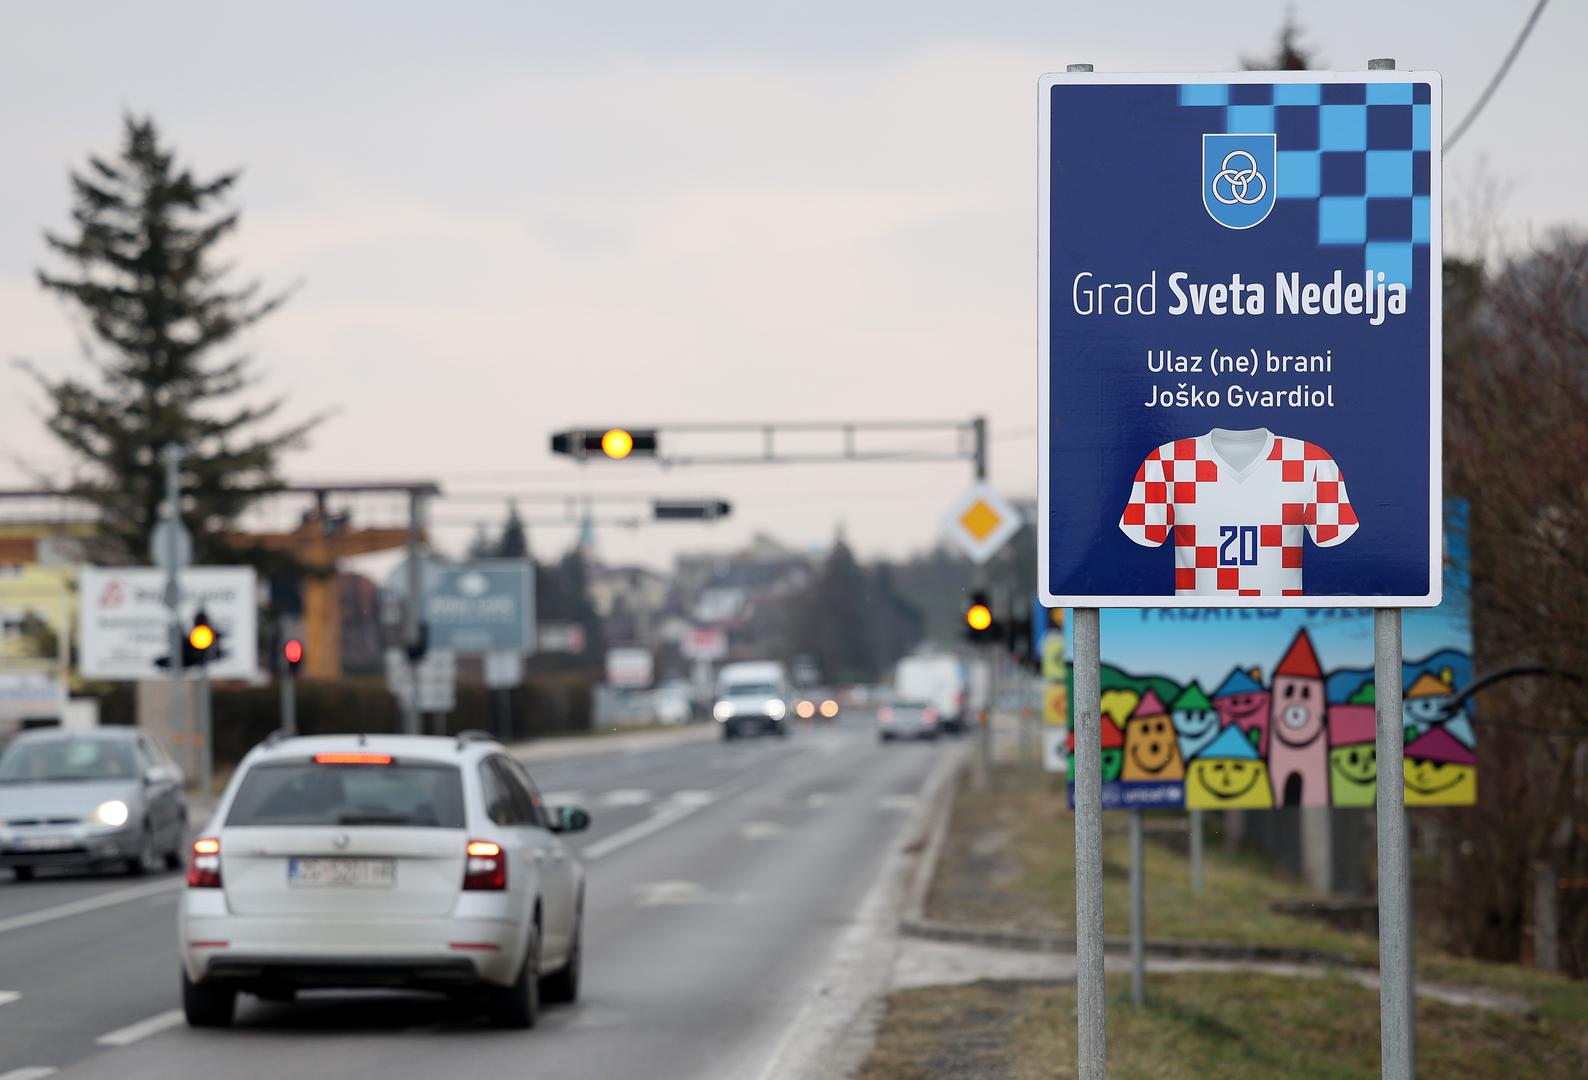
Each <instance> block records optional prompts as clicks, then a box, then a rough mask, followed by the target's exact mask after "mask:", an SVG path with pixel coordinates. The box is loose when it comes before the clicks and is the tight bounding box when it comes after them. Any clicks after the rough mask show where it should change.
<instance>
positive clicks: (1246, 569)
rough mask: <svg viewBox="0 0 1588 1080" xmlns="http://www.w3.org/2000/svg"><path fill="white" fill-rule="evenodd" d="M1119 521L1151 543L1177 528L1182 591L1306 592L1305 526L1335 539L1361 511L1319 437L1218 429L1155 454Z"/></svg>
mask: <svg viewBox="0 0 1588 1080" xmlns="http://www.w3.org/2000/svg"><path fill="white" fill-rule="evenodd" d="M1259 444H1260V445H1259ZM1221 449H1222V450H1223V451H1224V453H1223V454H1221V453H1220V450H1221ZM1254 450H1255V455H1254V454H1253V451H1254ZM1226 455H1227V456H1226ZM1231 460H1234V461H1237V462H1240V461H1244V462H1245V463H1246V464H1245V465H1244V467H1242V468H1239V469H1237V468H1235V467H1234V466H1232V465H1231V464H1230V463H1229V462H1230V461H1231ZM1119 527H1120V528H1121V529H1122V530H1124V533H1125V535H1126V536H1128V537H1130V538H1131V539H1132V540H1134V541H1135V542H1136V543H1138V544H1141V545H1142V546H1144V547H1159V546H1160V545H1162V544H1163V542H1164V541H1165V540H1167V539H1169V538H1170V536H1171V535H1172V536H1173V538H1174V588H1175V594H1176V595H1177V596H1301V595H1302V588H1301V547H1302V530H1303V529H1305V530H1306V531H1307V532H1308V533H1309V534H1311V536H1312V541H1313V543H1315V544H1317V545H1318V546H1319V547H1333V546H1334V545H1335V544H1340V543H1344V542H1345V540H1347V539H1348V538H1349V537H1350V536H1351V534H1352V533H1354V532H1356V529H1357V520H1356V511H1355V510H1353V509H1352V508H1351V500H1350V499H1349V498H1348V497H1347V496H1346V493H1345V481H1344V479H1343V478H1342V477H1341V475H1340V466H1338V465H1336V464H1335V461H1334V458H1332V457H1330V456H1329V453H1328V451H1326V450H1324V449H1323V448H1322V447H1321V446H1316V445H1314V444H1313V443H1309V442H1303V441H1302V440H1301V439H1290V438H1283V437H1281V436H1279V435H1275V434H1273V433H1272V432H1270V431H1268V430H1266V429H1263V428H1259V429H1257V430H1255V431H1226V430H1224V429H1222V428H1214V429H1213V430H1212V431H1210V432H1208V433H1207V434H1206V435H1198V436H1197V437H1196V438H1194V439H1176V440H1175V441H1174V442H1167V443H1164V444H1163V445H1162V446H1160V447H1158V448H1157V449H1156V450H1154V451H1153V452H1152V453H1150V454H1148V455H1147V460H1146V461H1144V462H1142V463H1141V467H1140V468H1139V469H1137V470H1136V479H1135V482H1134V483H1133V484H1132V485H1131V489H1130V502H1129V503H1128V504H1127V505H1126V507H1125V513H1124V515H1123V516H1122V517H1121V518H1120V519H1119Z"/></svg>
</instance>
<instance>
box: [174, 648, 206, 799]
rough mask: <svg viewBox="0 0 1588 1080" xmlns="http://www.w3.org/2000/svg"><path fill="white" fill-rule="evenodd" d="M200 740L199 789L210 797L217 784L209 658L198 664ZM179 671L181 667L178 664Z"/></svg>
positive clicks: (204, 795)
mask: <svg viewBox="0 0 1588 1080" xmlns="http://www.w3.org/2000/svg"><path fill="white" fill-rule="evenodd" d="M198 669H199V677H198V684H199V685H198V740H199V748H198V749H199V791H200V792H202V793H203V797H204V798H209V796H210V795H211V794H213V792H212V790H211V789H212V788H213V786H214V784H215V749H214V747H213V746H212V745H211V743H212V742H213V734H214V733H213V732H212V731H211V730H210V729H211V727H212V725H211V723H210V666H209V663H208V658H206V660H205V662H203V663H200V664H199V666H198ZM177 670H178V671H181V667H180V666H178V668H177Z"/></svg>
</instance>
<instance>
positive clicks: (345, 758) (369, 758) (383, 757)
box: [314, 752, 392, 765]
mask: <svg viewBox="0 0 1588 1080" xmlns="http://www.w3.org/2000/svg"><path fill="white" fill-rule="evenodd" d="M391 761H392V757H391V755H390V754H365V753H357V752H353V753H333V754H315V755H314V763H315V764H316V765H390V764H391Z"/></svg>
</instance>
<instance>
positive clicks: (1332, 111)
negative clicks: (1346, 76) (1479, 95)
mask: <svg viewBox="0 0 1588 1080" xmlns="http://www.w3.org/2000/svg"><path fill="white" fill-rule="evenodd" d="M1179 90H1180V104H1181V105H1185V106H1190V107H1194V108H1197V109H1200V110H1204V111H1205V112H1206V113H1207V114H1208V115H1207V120H1206V124H1207V127H1206V130H1207V131H1210V132H1220V133H1225V134H1267V133H1268V132H1273V133H1274V135H1275V137H1276V140H1277V147H1278V157H1277V160H1276V163H1275V171H1276V172H1277V173H1278V177H1277V190H1276V192H1275V195H1276V197H1277V198H1280V199H1305V200H1309V201H1310V202H1312V203H1314V204H1315V205H1316V206H1317V212H1318V244H1319V245H1320V246H1325V245H1328V246H1340V245H1349V246H1356V247H1359V248H1361V249H1362V260H1363V265H1364V266H1365V267H1366V268H1367V269H1369V270H1374V271H1383V272H1384V276H1385V278H1386V280H1388V281H1398V282H1400V283H1401V284H1403V285H1406V286H1408V287H1411V286H1412V285H1413V284H1414V279H1415V274H1414V268H1415V267H1418V266H1422V265H1426V256H1427V250H1426V249H1427V245H1428V240H1429V230H1430V227H1431V226H1430V223H1431V220H1432V216H1431V207H1430V204H1429V170H1430V168H1431V165H1430V159H1429V139H1430V137H1431V132H1432V124H1431V122H1430V117H1429V89H1428V86H1427V85H1426V84H1424V83H1227V84H1214V83H1196V84H1187V85H1182V86H1181V87H1180V88H1179ZM1418 248H1422V249H1423V250H1421V251H1419V250H1418Z"/></svg>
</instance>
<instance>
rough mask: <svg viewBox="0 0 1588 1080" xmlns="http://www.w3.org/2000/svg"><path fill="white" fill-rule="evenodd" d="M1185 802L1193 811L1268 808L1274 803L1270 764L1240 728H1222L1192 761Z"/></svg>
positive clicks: (1187, 778)
mask: <svg viewBox="0 0 1588 1080" xmlns="http://www.w3.org/2000/svg"><path fill="white" fill-rule="evenodd" d="M1185 804H1186V807H1187V808H1188V809H1191V810H1267V809H1268V808H1269V807H1271V806H1273V805H1274V793H1273V789H1272V787H1270V785H1269V782H1268V766H1267V765H1265V764H1264V763H1263V760H1262V758H1260V757H1258V756H1257V748H1256V747H1255V746H1253V745H1252V741H1251V740H1250V739H1248V738H1247V737H1246V736H1245V735H1244V734H1242V732H1241V729H1240V728H1239V727H1237V726H1236V725H1234V724H1231V725H1230V726H1229V727H1226V728H1221V729H1220V730H1219V732H1218V734H1217V735H1216V736H1214V738H1213V741H1212V742H1210V743H1208V744H1207V746H1205V747H1203V749H1202V752H1201V753H1200V754H1198V755H1197V756H1196V758H1195V759H1194V760H1193V761H1192V762H1191V764H1190V766H1189V767H1188V769H1187V772H1186V784H1185Z"/></svg>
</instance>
